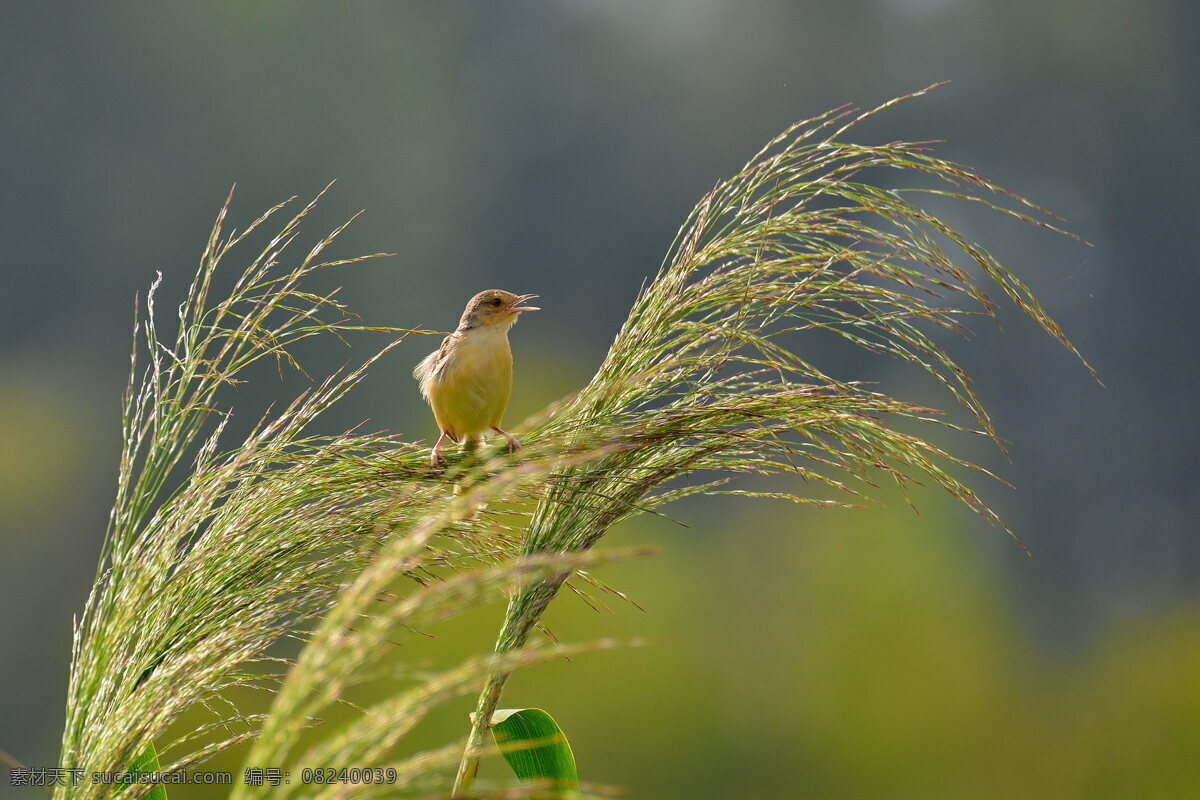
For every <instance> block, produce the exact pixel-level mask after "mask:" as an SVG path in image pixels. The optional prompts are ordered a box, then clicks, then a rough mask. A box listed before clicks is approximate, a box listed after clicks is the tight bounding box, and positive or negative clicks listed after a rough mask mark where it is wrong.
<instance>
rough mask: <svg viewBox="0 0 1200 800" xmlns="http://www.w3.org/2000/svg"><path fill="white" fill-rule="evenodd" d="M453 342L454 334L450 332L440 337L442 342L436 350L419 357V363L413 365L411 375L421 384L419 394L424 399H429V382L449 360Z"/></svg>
mask: <svg viewBox="0 0 1200 800" xmlns="http://www.w3.org/2000/svg"><path fill="white" fill-rule="evenodd" d="M454 343H455V334H453V333H452V334H450V335H449V336H447V337H446V338H445V339H442V344H441V346H440V347H438V349H437V350H434V351H433V352H432V353H430V354H429V355H427V356H425V358H423V359H421V363H419V364H417V366H415V367H413V377H414V378H416V379H417V383H419V384H420V385H421V394H422V395H424V396H425V399H426V400H428V399H429V384H430V383H431V382H432V381H433V380H434V379H436V378H437V377H438V375H439V374H441V371H442V370H443V369H444V368H445V366H446V362H447V361H449V360H450V352H451V351H452V350H453V349H454Z"/></svg>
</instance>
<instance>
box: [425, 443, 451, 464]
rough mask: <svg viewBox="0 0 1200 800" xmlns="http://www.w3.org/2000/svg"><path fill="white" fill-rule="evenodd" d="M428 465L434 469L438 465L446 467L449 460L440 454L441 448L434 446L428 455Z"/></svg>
mask: <svg viewBox="0 0 1200 800" xmlns="http://www.w3.org/2000/svg"><path fill="white" fill-rule="evenodd" d="M429 466H430V467H432V468H434V469H437V468H438V467H439V466H441V467H448V466H450V462H449V461H447V460H446V457H445V456H444V455H442V451H441V450H438V449H437V448H434V450H433V453H432V454H431V455H430V456H429Z"/></svg>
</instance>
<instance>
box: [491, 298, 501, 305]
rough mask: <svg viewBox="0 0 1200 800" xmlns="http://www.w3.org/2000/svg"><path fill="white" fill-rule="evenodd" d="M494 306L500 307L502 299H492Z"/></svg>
mask: <svg viewBox="0 0 1200 800" xmlns="http://www.w3.org/2000/svg"><path fill="white" fill-rule="evenodd" d="M492 305H494V306H498V305H500V298H499V297H493V298H492Z"/></svg>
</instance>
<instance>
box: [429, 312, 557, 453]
mask: <svg viewBox="0 0 1200 800" xmlns="http://www.w3.org/2000/svg"><path fill="white" fill-rule="evenodd" d="M535 297H537V295H536V294H521V295H517V294H513V293H512V292H506V291H503V290H501V289H488V290H487V291H484V292H480V293H479V294H477V295H475V296H474V297H472V298H471V299H470V301H469V302H468V303H467V307H466V310H464V311H463V315H462V319H460V320H459V321H458V329H457V330H456V331H454V333H452V334H450V335H449V336H447V337H446V338H445V339H443V340H442V346H441V347H439V348H438V349H437V350H435V351H434V352H432V353H430V354H429V355H427V356H426V357H425V358H424V359H423V360H422V361H421V363H420V364H418V365H417V366H416V368H415V369H414V370H413V377H414V378H416V379H417V382H418V383H419V384H420V386H421V394H422V395H424V397H425V399H426V401H428V403H429V405H430V407H432V408H433V418H434V419H435V420H437V424H438V429H439V430H441V432H442V435H441V436H439V437H438V440H437V444H435V445H434V446H433V454H432V455H431V456H430V458H429V463H430V464H431V465H432V466H435V467H436V466H437V465H438V464H439V463H442V464H445V463H446V458H445V456H443V455H442V442H444V441H445V440H446V438H447V437H449V438H450V440H451V441H453V442H456V443H461V444H464V445H466V446H468V447H470V446H474V445H475V444H476V443H478V442H480V441H482V440H483V437H484V436H485V435H486V434H487V433H489V432H490V431H495V432H496V433H498V434H500V435H501V436H503V437H504V438H505V439H507V440H508V449H509V450H510V451H511V450H516V449H517V448H518V447H520V446H521V443H520V442H518V441H517V440H516V438H515V437H513V436H511V435H509V434H508V433H506V432H505V431H504V430H503V429H501V427H500V419H501V417H503V416H504V409H505V407H506V406H507V405H508V395H509V392H510V391H511V390H512V351H511V350H510V349H509V347H508V329H509V328H511V327H512V325H513V323H514V322H516V321H517V318H518V317H520V316H521V312H523V311H540V310H541V309H539V308H535V307H534V306H524V305H521V304H522V303H524V302H525V301H526V300H532V299H533V298H535Z"/></svg>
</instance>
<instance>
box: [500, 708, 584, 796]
mask: <svg viewBox="0 0 1200 800" xmlns="http://www.w3.org/2000/svg"><path fill="white" fill-rule="evenodd" d="M492 735H493V736H494V737H496V744H497V745H499V746H500V752H501V753H502V754H503V756H504V760H505V761H507V762H508V764H509V766H510V767H512V770H513V772H514V773H516V776H517V777H518V778H520V779H521V780H522V781H528V782H536V783H537V784H538V785H541V786H545V787H546V788H547V789H548V790H549V792H548V796H552V797H579V772H578V771H576V769H575V756H574V755H573V754H572V753H571V745H570V743H569V742H568V741H567V735H566V734H565V733H563V732H562V729H561V728H559V727H558V723H556V722H555V721H554V717H552V716H550V715H549V714H547V713H546V712H545V711H542V710H541V709H540V708H502V709H500V710H498V711H496V713H495V714H493V715H492Z"/></svg>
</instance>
